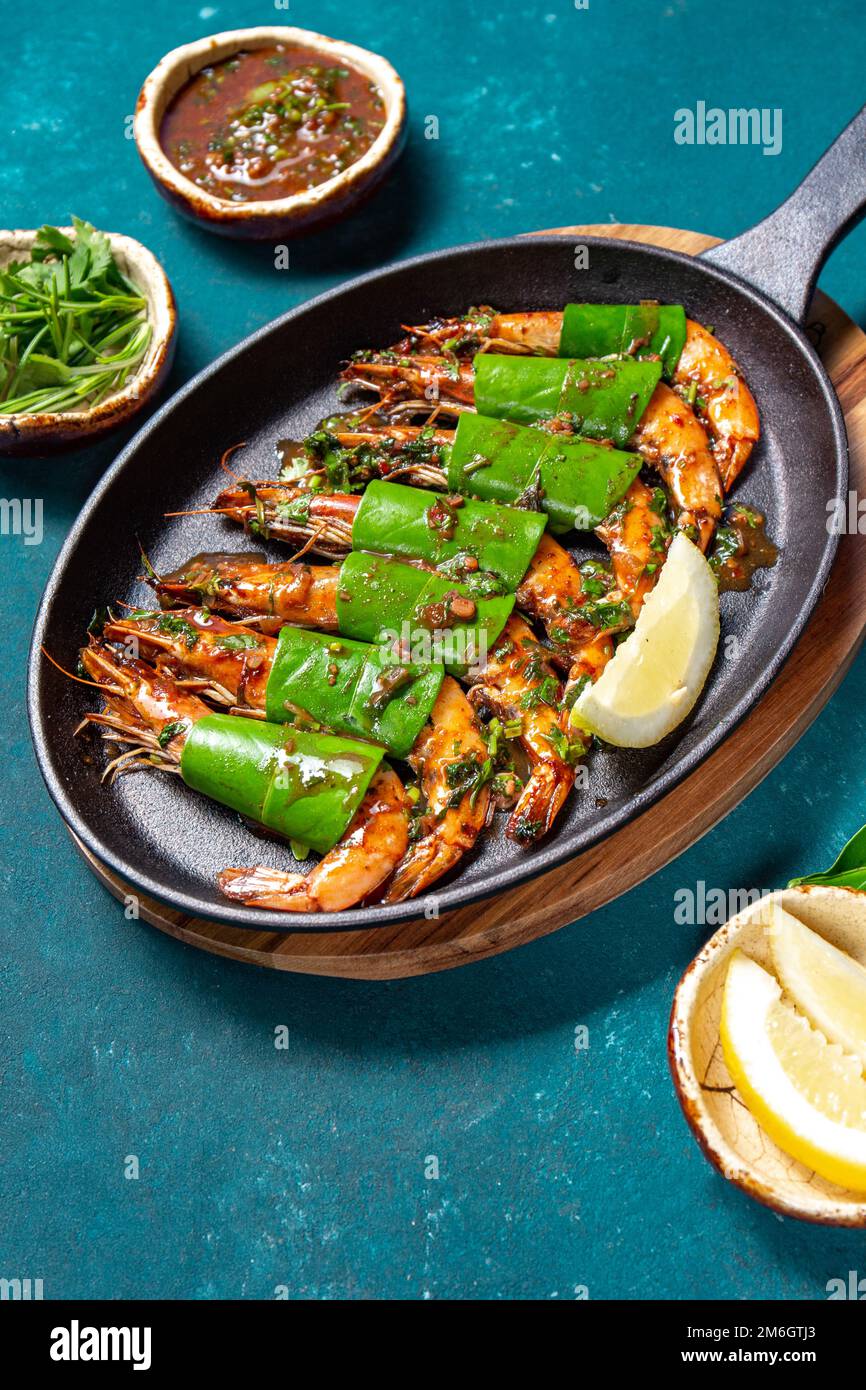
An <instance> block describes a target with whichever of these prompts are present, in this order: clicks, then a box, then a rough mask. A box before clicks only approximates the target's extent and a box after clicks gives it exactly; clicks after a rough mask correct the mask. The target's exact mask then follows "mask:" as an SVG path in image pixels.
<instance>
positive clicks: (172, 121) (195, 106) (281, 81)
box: [160, 44, 385, 203]
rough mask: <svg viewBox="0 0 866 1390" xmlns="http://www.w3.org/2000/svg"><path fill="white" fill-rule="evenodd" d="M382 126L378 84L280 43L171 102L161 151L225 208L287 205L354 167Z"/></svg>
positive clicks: (205, 78)
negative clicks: (252, 204) (282, 202)
mask: <svg viewBox="0 0 866 1390" xmlns="http://www.w3.org/2000/svg"><path fill="white" fill-rule="evenodd" d="M384 122H385V104H384V102H383V100H382V95H381V92H380V91H379V89H378V87H377V86H376V85H375V83H373V82H371V81H370V79H369V78H368V77H365V76H364V74H363V73H360V72H358V71H357V70H356V69H354V68H351V67H348V66H346V65H345V64H340V65H337V64H333V63H329V62H328V61H327V60H326V59H325V58H324V57H323V55H322V54H321V53H317V52H316V51H315V50H314V49H306V48H301V47H298V46H295V45H283V44H277V45H274V46H273V47H271V48H257V49H254V50H252V51H251V52H241V53H237V54H235V56H234V57H232V58H226V59H224V60H223V61H222V62H220V63H214V64H213V65H212V66H210V67H206V68H203V69H202V71H201V72H199V73H197V74H196V76H195V77H193V78H192V79H191V81H189V82H187V84H186V86H184V87H182V88H181V90H180V91H179V92H178V94H177V96H176V97H175V98H174V100H173V101H172V103H171V105H170V106H169V108H168V110H167V111H166V113H165V116H164V117H163V120H162V126H161V129H160V144H161V145H162V148H163V150H164V151H165V153H166V154H167V156H168V158H169V159H170V160H171V162H172V164H173V165H174V166H175V168H176V169H178V170H179V171H180V173H182V174H184V175H185V176H186V177H187V178H188V179H191V180H192V182H193V183H196V184H198V186H199V188H202V189H204V190H205V191H206V192H207V193H211V194H213V195H214V196H215V197H217V198H224V199H225V200H226V201H227V202H235V203H248V202H261V201H264V200H270V199H272V198H288V197H290V196H291V195H292V194H294V193H302V192H304V190H306V189H308V188H314V187H315V186H316V184H320V183H324V182H325V180H326V179H330V178H333V177H334V175H335V174H339V173H341V172H342V171H343V170H344V169H347V168H348V167H349V165H350V164H354V163H355V162H356V161H357V160H358V159H360V158H361V155H363V154H364V153H365V152H366V151H367V150H368V149H369V148H370V146H371V145H372V143H373V141H374V140H375V139H376V137H377V136H378V134H379V132H380V131H381V129H382V126H383V125H384Z"/></svg>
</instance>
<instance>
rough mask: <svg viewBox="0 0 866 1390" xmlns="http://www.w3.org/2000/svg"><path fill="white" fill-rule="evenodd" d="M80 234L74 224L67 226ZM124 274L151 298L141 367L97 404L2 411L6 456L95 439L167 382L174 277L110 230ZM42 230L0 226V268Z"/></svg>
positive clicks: (26, 250)
mask: <svg viewBox="0 0 866 1390" xmlns="http://www.w3.org/2000/svg"><path fill="white" fill-rule="evenodd" d="M60 230H61V231H62V232H65V233H66V235H67V236H69V237H72V238H73V239H74V237H75V229H74V228H73V227H61V229H60ZM107 235H108V239H109V241H110V242H111V249H112V251H113V253H114V257H115V260H116V261H117V264H118V266H119V267H120V269H121V270H122V272H123V274H124V275H125V276H126V277H127V279H128V280H130V281H131V282H132V283H133V284H134V285H135V287H136V289H137V290H138V291H139V293H140V294H142V295H143V296H144V298H145V299H146V300H147V317H148V321H149V322H150V325H151V329H152V332H151V337H150V343H149V344H148V349H147V353H146V354H145V356H144V358H143V360H142V361H141V363H140V364H139V367H138V370H137V372H136V373H135V375H134V376H132V377H131V378H130V379H129V380H128V381H127V383H126V385H125V386H124V387H123V389H122V390H121V391H117V392H115V393H114V395H111V396H106V398H105V399H104V400H102V401H100V402H99V404H98V405H94V406H86V405H85V406H83V407H82V408H81V409H80V410H65V411H61V412H58V413H51V414H39V415H0V457H9V456H13V455H16V456H17V455H26V454H47V453H52V452H54V451H55V450H58V449H71V448H74V447H75V446H76V445H81V444H89V443H90V441H91V440H92V439H96V438H97V437H98V436H99V435H102V434H106V433H107V432H108V431H109V430H113V429H115V428H116V426H118V425H122V424H124V423H125V422H126V421H127V420H131V419H132V417H133V416H134V415H135V414H137V412H138V411H139V410H141V408H142V406H143V405H144V404H145V403H146V402H147V401H148V400H150V398H151V396H153V395H154V394H155V392H156V391H157V390H158V389H159V387H160V386H161V385H162V382H163V380H164V378H165V376H166V373H167V372H168V369H169V367H170V366H171V362H172V358H173V357H174V349H175V335H176V333H177V310H176V308H175V302H174V295H173V293H172V289H171V285H170V284H169V282H168V278H167V276H166V274H165V271H164V270H163V268H162V266H161V265H160V263H159V261H158V260H157V259H156V257H155V256H154V255H153V253H152V252H151V251H148V249H147V247H146V246H142V244H141V242H140V241H134V240H133V238H132V237H128V236H121V235H120V234H119V233H117V232H109V233H107ZM35 237H36V231H35V229H34V230H31V231H10V232H4V231H0V269H2V267H3V266H5V265H8V264H9V262H10V261H21V260H26V258H27V257H28V256H29V254H30V250H31V247H32V246H33V242H34V240H35Z"/></svg>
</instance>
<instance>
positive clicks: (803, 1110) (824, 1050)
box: [721, 951, 866, 1192]
mask: <svg viewBox="0 0 866 1390" xmlns="http://www.w3.org/2000/svg"><path fill="white" fill-rule="evenodd" d="M781 995H782V991H781V987H780V985H779V982H778V981H777V980H776V979H774V977H773V976H772V975H770V974H768V972H767V971H766V970H764V969H763V968H762V967H761V966H760V965H758V964H757V962H756V961H753V960H750V959H749V957H748V956H744V955H743V954H742V952H740V951H735V952H734V953H733V955H732V956H731V962H730V965H729V966H728V973H727V977H726V979H725V994H724V1000H723V1003H722V1021H721V1038H722V1050H723V1052H724V1055H725V1062H726V1064H727V1067H728V1071H729V1072H730V1073H731V1076H732V1078H733V1080H734V1083H735V1084H736V1087H737V1090H738V1091H739V1092H740V1095H741V1096H742V1098H743V1100H744V1101H745V1102H746V1105H747V1106H748V1107H749V1110H750V1111H751V1112H752V1114H753V1115H754V1117H755V1119H756V1120H757V1121H758V1123H759V1124H760V1125H761V1126H762V1128H763V1129H765V1130H766V1132H767V1134H769V1136H770V1138H771V1139H774V1140H775V1142H776V1143H777V1144H778V1145H779V1148H780V1149H784V1151H785V1153H787V1154H790V1155H791V1156H792V1158H796V1159H799V1160H800V1162H801V1163H805V1164H806V1166H807V1167H808V1168H813V1169H814V1170H815V1172H816V1173H820V1175H821V1176H822V1177H824V1178H827V1179H828V1180H829V1181H830V1182H834V1183H838V1184H839V1186H840V1187H850V1188H854V1189H855V1190H856V1191H858V1192H863V1191H866V1081H864V1079H863V1074H862V1071H861V1068H860V1062H859V1059H858V1058H856V1057H851V1056H849V1055H848V1054H847V1053H845V1052H844V1051H843V1050H842V1048H841V1047H839V1045H838V1044H837V1043H830V1042H828V1041H827V1039H826V1038H825V1037H824V1036H823V1034H821V1033H818V1032H817V1031H816V1030H815V1029H814V1028H812V1027H811V1026H810V1024H809V1023H808V1021H807V1020H806V1019H805V1018H803V1017H802V1016H801V1015H800V1014H798V1013H797V1012H796V1010H795V1009H794V1008H792V1006H791V1005H790V1004H787V1003H785V1002H784V1001H783V999H782V997H781Z"/></svg>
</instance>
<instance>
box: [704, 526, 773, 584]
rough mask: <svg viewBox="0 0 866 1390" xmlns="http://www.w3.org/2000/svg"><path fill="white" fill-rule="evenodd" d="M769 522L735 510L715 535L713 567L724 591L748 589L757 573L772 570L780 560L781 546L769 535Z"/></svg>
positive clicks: (711, 560)
mask: <svg viewBox="0 0 866 1390" xmlns="http://www.w3.org/2000/svg"><path fill="white" fill-rule="evenodd" d="M765 528H766V518H765V517H763V516H762V515H761V513H760V512H756V511H753V510H752V508H751V507H733V508H732V510H731V512H730V515H729V516H728V519H727V521H726V522H725V525H724V526H720V527H719V529H718V531H717V532H716V544H715V548H714V550H713V554H712V557H711V559H710V564H711V565H712V567H713V570H714V571H715V575H716V578H717V579H718V581H719V589H720V590H721V591H725V590H728V589H735V590H737V591H743V590H745V589H748V588H749V586H750V584H751V582H752V575H753V574H754V572H755V570H757V569H769V568H770V567H771V566H773V565H775V563H776V561H777V560H778V558H779V550H778V546H776V545H774V544H773V542H772V541H771V540H770V538H769V536H768V535H767V532H766V529H765Z"/></svg>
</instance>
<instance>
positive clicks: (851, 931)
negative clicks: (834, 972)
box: [668, 887, 866, 1226]
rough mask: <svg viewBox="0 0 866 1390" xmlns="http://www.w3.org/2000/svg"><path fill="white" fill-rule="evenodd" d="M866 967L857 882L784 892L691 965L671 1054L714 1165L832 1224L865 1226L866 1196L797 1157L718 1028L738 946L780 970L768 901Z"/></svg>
mask: <svg viewBox="0 0 866 1390" xmlns="http://www.w3.org/2000/svg"><path fill="white" fill-rule="evenodd" d="M774 902H777V903H779V904H780V905H781V906H782V907H783V908H784V909H785V910H786V911H787V912H790V913H791V914H792V915H793V916H794V917H798V918H799V919H800V921H801V922H804V923H805V924H806V926H807V927H811V928H812V930H813V931H816V932H818V934H819V935H820V936H823V937H825V938H826V939H827V940H828V941H831V942H832V943H833V945H835V946H838V947H839V948H840V950H843V951H847V952H848V954H849V955H851V956H853V957H854V958H855V959H856V960H858V961H859V962H860V963H861V965H866V893H858V892H855V891H854V890H853V889H850V888H822V887H803V888H783V889H781V890H780V891H779V892H777V893H772V894H770V895H769V896H768V897H766V898H763V899H762V900H761V901H760V902H757V903H753V904H752V905H751V906H749V907H747V908H746V909H745V911H743V912H741V913H738V915H737V916H736V917H732V918H731V920H730V921H729V922H726V923H725V925H724V926H723V927H721V928H720V929H719V931H717V932H716V934H715V935H714V936H712V937H711V938H710V940H709V941H708V942H707V944H706V946H705V947H704V949H703V950H702V951H701V952H700V954H699V955H697V956H696V957H695V959H694V960H693V961H692V963H691V965H690V966H689V967H688V969H687V970H686V972H685V974H684V975H683V977H682V979H681V980H680V983H679V985H678V986H677V991H676V994H675V995H674V1002H673V1008H672V1010H671V1021H670V1031H669V1033H668V1057H669V1060H670V1066H671V1072H672V1074H673V1078H674V1084H675V1086H676V1089H677V1094H678V1096H679V1100H680V1104H681V1105H682V1107H683V1112H684V1114H685V1117H686V1119H687V1120H688V1122H689V1125H690V1126H691V1128H692V1131H693V1133H694V1135H695V1138H696V1139H697V1141H698V1143H699V1144H700V1146H701V1148H702V1149H703V1151H704V1153H705V1154H706V1156H707V1158H708V1159H709V1160H710V1162H711V1163H713V1164H715V1166H716V1168H718V1170H719V1172H720V1173H721V1174H722V1175H723V1176H724V1177H726V1178H727V1179H728V1180H729V1181H730V1182H733V1183H735V1184H736V1185H737V1187H740V1188H742V1190H743V1191H744V1192H746V1193H748V1195H749V1196H750V1197H754V1198H756V1200H757V1201H759V1202H763V1203H764V1204H765V1205H766V1206H768V1207H772V1208H773V1209H774V1210H775V1211H777V1212H780V1213H781V1214H782V1215H783V1216H796V1217H798V1218H799V1219H800V1220H801V1221H816V1222H820V1223H822V1224H824V1225H828V1226H866V1193H863V1192H854V1191H852V1190H850V1189H847V1188H843V1187H837V1186H836V1185H835V1184H834V1183H831V1182H827V1181H826V1180H825V1179H824V1178H821V1177H819V1176H818V1174H817V1173H815V1172H813V1170H812V1169H811V1168H807V1167H805V1166H804V1165H803V1164H802V1163H799V1162H798V1161H797V1160H796V1159H794V1158H791V1157H789V1155H788V1154H786V1153H784V1152H783V1150H782V1149H780V1148H778V1146H777V1145H776V1144H774V1142H773V1140H772V1139H771V1138H770V1137H769V1135H767V1134H766V1133H765V1131H764V1130H763V1129H762V1128H761V1126H760V1125H759V1124H758V1122H757V1120H756V1119H754V1117H753V1116H752V1114H751V1112H750V1111H749V1110H748V1109H747V1108H746V1105H745V1103H744V1102H743V1101H742V1100H741V1099H740V1097H739V1095H738V1093H737V1091H736V1088H735V1087H734V1084H733V1082H732V1080H731V1077H730V1074H729V1072H728V1069H727V1067H726V1066H725V1060H724V1057H723V1055H722V1045H721V1041H720V1038H719V1024H720V1018H721V1010H722V992H723V988H724V983H725V974H726V972H727V967H728V961H729V959H730V956H731V952H732V951H734V950H735V949H737V948H739V949H740V950H742V951H744V952H745V954H746V955H748V956H751V957H752V959H753V960H756V961H757V962H758V963H759V964H760V965H763V966H764V967H765V968H767V969H771V968H772V967H771V964H770V949H769V942H768V939H767V934H766V929H767V926H768V925H769V920H770V918H769V913H768V905H770V904H772V903H774Z"/></svg>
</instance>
